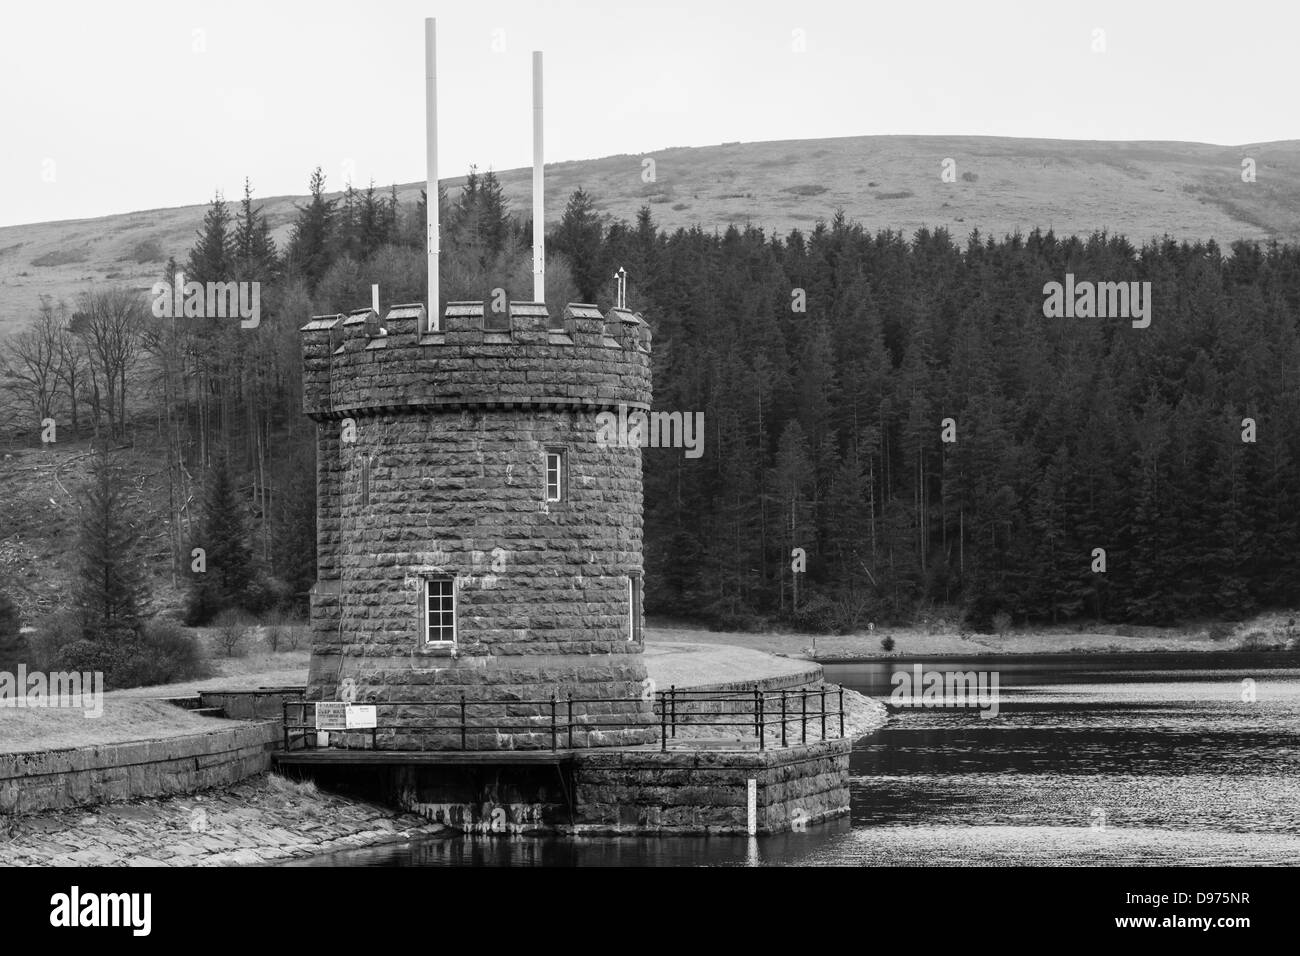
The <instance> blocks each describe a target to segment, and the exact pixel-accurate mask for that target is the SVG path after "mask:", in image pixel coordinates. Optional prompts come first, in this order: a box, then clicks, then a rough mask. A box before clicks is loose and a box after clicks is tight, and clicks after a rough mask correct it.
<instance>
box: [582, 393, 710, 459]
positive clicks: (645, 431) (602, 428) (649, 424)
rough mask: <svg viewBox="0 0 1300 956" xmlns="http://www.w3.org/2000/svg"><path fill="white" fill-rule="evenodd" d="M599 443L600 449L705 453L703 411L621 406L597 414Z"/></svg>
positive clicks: (698, 454) (692, 456)
mask: <svg viewBox="0 0 1300 956" xmlns="http://www.w3.org/2000/svg"><path fill="white" fill-rule="evenodd" d="M596 425H597V429H596V444H597V445H599V446H600V447H601V448H609V447H611V446H616V447H619V448H630V447H632V446H633V445H639V446H640V447H642V448H685V449H686V457H687V458H699V457H700V456H701V455H703V454H704V413H703V412H643V411H640V410H639V409H638V410H635V411H631V412H629V411H628V410H627V406H626V405H619V406H618V414H617V415H615V414H614V413H613V412H601V413H600V414H599V415H597V416H596Z"/></svg>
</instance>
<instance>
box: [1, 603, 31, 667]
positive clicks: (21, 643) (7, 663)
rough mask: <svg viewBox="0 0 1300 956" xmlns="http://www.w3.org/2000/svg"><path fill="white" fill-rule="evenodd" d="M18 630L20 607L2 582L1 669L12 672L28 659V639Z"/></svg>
mask: <svg viewBox="0 0 1300 956" xmlns="http://www.w3.org/2000/svg"><path fill="white" fill-rule="evenodd" d="M18 630H19V621H18V608H16V607H15V606H14V602H13V601H11V600H10V599H9V595H8V594H7V593H6V591H5V589H4V586H3V582H0V671H9V672H10V673H12V672H13V671H15V670H17V668H18V665H19V664H22V663H25V662H26V660H27V640H26V638H24V637H23V636H22V635H21V634H19V633H18Z"/></svg>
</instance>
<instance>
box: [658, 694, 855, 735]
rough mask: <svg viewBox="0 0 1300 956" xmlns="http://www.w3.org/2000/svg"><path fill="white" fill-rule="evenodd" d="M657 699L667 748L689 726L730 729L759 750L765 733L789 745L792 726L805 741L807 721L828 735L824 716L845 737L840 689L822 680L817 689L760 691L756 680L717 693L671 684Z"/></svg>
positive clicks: (816, 731) (661, 727)
mask: <svg viewBox="0 0 1300 956" xmlns="http://www.w3.org/2000/svg"><path fill="white" fill-rule="evenodd" d="M827 694H832V695H833V699H832V702H831V707H832V709H827V706H826V704H827V701H826V697H827ZM656 698H657V700H656V705H657V706H656V710H657V712H658V715H659V728H660V731H659V736H660V748H661V749H663V750H667V749H668V742H669V741H670V740H675V739H679V732H680V731H689V730H690V729H692V728H724V729H725V728H732V729H735V730H737V731H739V732H740V733H739V734H738V736H739V737H740V738H741V739H743V738H745V737H748V736H749V735H750V734H752V735H753V736H754V738H755V741H756V743H757V745H758V749H760V750H763V749H766V747H767V737H768V734H769V732H770V733H771V734H772V736H773V743H774V744H775V743H776V740H777V738H779V740H780V745H781V746H782V747H788V746H789V745H790V737H791V734H792V730H793V728H797V729H798V731H799V742H800V743H807V742H808V725H809V721H812V724H813V732H814V733H815V734H816V738H815V739H818V740H826V739H828V735H827V732H826V721H827V719H828V718H829V719H834V720H836V721H837V722H838V725H839V734H838V736H840V737H843V736H844V688H843V687H833V688H832V687H827V686H826V685H825V684H822V685H820V686H819V687H816V688H808V687H800V688H797V689H794V690H788V689H783V690H777V691H764V690H762V689H760V688H759V686H758V685H757V684H755V685H754V687H753V688H752V689H751V690H731V691H718V690H692V689H690V688H678V687H675V686H674V687H670V688H669V689H668V690H665V691H659V692H658V693H657V694H656ZM810 700H811V701H812V707H811V711H810V707H809V701H810ZM681 736H683V737H684V736H685V735H684V734H681Z"/></svg>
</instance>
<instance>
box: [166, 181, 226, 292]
mask: <svg viewBox="0 0 1300 956" xmlns="http://www.w3.org/2000/svg"><path fill="white" fill-rule="evenodd" d="M197 235H198V241H197V242H195V243H194V246H193V248H191V249H190V256H189V260H188V261H187V262H186V264H185V278H186V281H189V282H205V283H206V282H230V281H232V273H233V272H234V268H233V267H234V257H233V255H232V253H233V251H234V242H233V236H232V235H231V230H230V211H229V210H228V209H227V208H226V203H225V201H224V200H223V199H222V198H221V193H217V194H216V196H215V197H214V198H213V200H212V203H211V205H209V206H208V211H207V213H206V214H205V215H204V216H203V227H202V228H201V229H200V230H199V231H198V234H197ZM173 279H174V277H169V279H168V281H173Z"/></svg>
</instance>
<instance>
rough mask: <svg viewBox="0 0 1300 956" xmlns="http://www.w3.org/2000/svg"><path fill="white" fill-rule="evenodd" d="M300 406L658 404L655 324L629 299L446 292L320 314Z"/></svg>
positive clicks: (313, 412)
mask: <svg viewBox="0 0 1300 956" xmlns="http://www.w3.org/2000/svg"><path fill="white" fill-rule="evenodd" d="M301 333H302V349H303V352H302V356H303V410H304V411H305V412H306V414H307V415H309V416H310V417H312V418H313V419H315V420H317V421H324V420H329V419H339V418H346V417H350V416H357V415H376V414H384V413H390V412H395V411H405V410H414V409H425V410H428V411H439V410H443V411H460V410H463V409H466V408H470V407H474V406H483V407H513V406H520V407H524V406H537V407H555V408H559V407H577V408H584V409H593V410H602V409H616V408H617V407H618V406H619V405H625V406H627V407H628V408H629V409H635V408H640V409H644V410H648V409H649V407H650V327H649V325H647V324H646V322H645V320H644V319H643V318H641V316H639V315H637V314H635V313H633V312H631V311H629V310H627V309H611V310H610V311H609V313H608V314H606V315H602V314H601V312H600V310H599V309H598V308H597V307H596V306H594V305H587V304H582V303H571V304H570V305H568V306H567V307H566V308H565V310H564V314H563V315H562V316H561V317H560V320H559V322H556V323H553V322H552V321H551V317H550V315H549V313H548V311H547V308H546V305H545V304H544V303H540V302H510V303H507V304H506V307H505V308H504V309H501V310H497V311H493V310H492V309H491V308H489V307H488V304H487V303H484V302H449V303H448V304H447V308H446V311H445V312H444V314H443V318H442V323H441V325H440V328H439V329H438V330H437V331H430V330H429V329H428V316H427V313H426V311H425V308H424V306H423V305H422V304H420V303H414V304H405V305H395V306H392V307H391V308H390V309H389V310H388V312H387V314H386V315H384V316H383V317H382V318H381V317H380V316H379V315H378V314H377V313H376V312H374V311H373V310H372V309H368V308H367V309H357V310H355V311H353V312H350V313H347V314H346V315H345V314H339V315H333V316H314V317H313V318H312V320H311V321H310V322H308V323H307V324H306V325H304V326H303V327H302V329H301Z"/></svg>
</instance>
